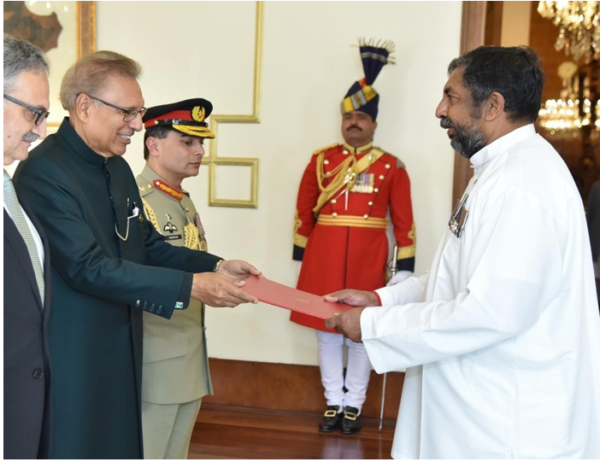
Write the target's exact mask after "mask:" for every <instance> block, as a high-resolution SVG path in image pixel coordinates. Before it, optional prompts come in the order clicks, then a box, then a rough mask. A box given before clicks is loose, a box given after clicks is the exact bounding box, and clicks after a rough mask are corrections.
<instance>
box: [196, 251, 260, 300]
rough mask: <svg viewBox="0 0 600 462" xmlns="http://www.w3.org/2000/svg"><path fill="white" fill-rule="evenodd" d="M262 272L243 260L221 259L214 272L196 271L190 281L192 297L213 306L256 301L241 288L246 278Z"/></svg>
mask: <svg viewBox="0 0 600 462" xmlns="http://www.w3.org/2000/svg"><path fill="white" fill-rule="evenodd" d="M251 274H254V275H256V276H259V275H260V274H262V273H261V272H260V271H259V270H257V269H256V268H255V267H254V266H252V265H251V264H250V263H247V262H245V261H243V260H223V261H221V263H220V265H219V267H218V270H217V271H216V272H214V273H212V272H210V273H196V274H194V279H193V281H192V297H194V298H196V299H198V300H200V301H201V302H204V303H206V304H207V305H210V306H214V307H229V308H233V307H234V306H237V305H239V304H240V303H258V299H257V298H256V297H255V296H253V295H250V294H249V293H248V292H245V291H244V290H242V289H241V287H243V286H244V285H245V284H246V279H247V278H248V277H249V276H250V275H251Z"/></svg>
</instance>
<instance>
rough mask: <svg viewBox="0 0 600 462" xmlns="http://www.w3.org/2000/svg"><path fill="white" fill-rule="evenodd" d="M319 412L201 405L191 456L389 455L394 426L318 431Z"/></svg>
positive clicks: (375, 423) (368, 424)
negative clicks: (346, 431)
mask: <svg viewBox="0 0 600 462" xmlns="http://www.w3.org/2000/svg"><path fill="white" fill-rule="evenodd" d="M320 421H321V416H318V415H306V414H283V413H281V412H273V411H255V410H248V409H243V408H238V409H233V410H232V409H226V410H223V409H219V408H203V409H201V410H200V414H199V415H198V421H197V422H196V426H195V428H194V433H193V435H192V442H191V444H190V452H189V458H190V459H390V458H391V457H390V452H391V448H392V438H393V434H394V427H393V425H392V424H391V423H389V422H386V424H385V425H384V426H383V429H382V431H381V432H378V431H377V430H378V426H379V422H378V421H376V420H366V421H363V429H362V431H361V432H360V433H358V434H356V435H351V436H346V435H342V434H341V433H339V432H336V433H329V434H325V433H320V432H319V431H318V428H317V427H318V425H319V422H320Z"/></svg>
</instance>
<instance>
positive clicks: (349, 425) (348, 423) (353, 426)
mask: <svg viewBox="0 0 600 462" xmlns="http://www.w3.org/2000/svg"><path fill="white" fill-rule="evenodd" d="M361 430H362V422H361V417H360V412H359V410H358V409H356V408H355V407H350V406H347V407H346V411H345V412H344V418H343V419H342V430H341V431H342V434H344V435H354V434H355V433H358V432H359V431H361Z"/></svg>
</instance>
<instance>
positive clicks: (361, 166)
mask: <svg viewBox="0 0 600 462" xmlns="http://www.w3.org/2000/svg"><path fill="white" fill-rule="evenodd" d="M353 153H354V154H353ZM352 155H354V156H355V159H356V163H354V164H353V165H354V166H353V167H352V164H350V167H348V166H345V167H346V168H343V167H342V168H340V165H341V164H342V163H343V162H344V161H346V162H350V161H348V158H349V157H351V156H352ZM369 156H371V157H369ZM364 157H367V158H366V159H364V160H362V161H361V159H363V158H364ZM348 168H353V169H354V170H353V171H354V172H355V176H356V181H355V182H354V185H353V187H352V189H351V190H350V191H348V192H346V191H347V187H346V183H347V182H346V183H340V186H339V187H337V189H336V188H333V189H332V190H331V191H329V192H326V193H323V197H321V202H319V196H321V195H322V192H321V188H320V187H319V178H318V176H317V172H318V171H319V169H320V174H319V176H320V177H321V185H322V187H323V188H327V186H328V185H330V184H331V183H332V182H336V179H337V180H343V179H348V178H352V170H351V171H350V172H348ZM336 169H337V171H336ZM341 170H344V172H342V171H341ZM338 175H341V177H339V176H338ZM318 203H319V206H321V205H322V207H321V208H320V210H318V211H317V212H314V211H313V209H314V208H315V207H316V206H317V204H318ZM388 211H389V218H391V224H392V225H393V228H394V236H395V238H396V243H397V245H398V254H397V264H396V268H397V270H408V271H414V262H415V227H414V222H413V213H412V204H411V198H410V180H409V178H408V174H407V173H406V170H405V168H404V165H403V164H402V162H400V161H399V160H398V159H397V158H396V157H394V156H393V155H391V154H388V153H384V152H382V151H381V150H379V149H377V148H373V147H372V145H371V144H369V145H367V146H363V147H360V148H353V147H351V146H349V145H347V144H344V145H333V146H327V147H325V148H322V149H319V150H317V151H315V153H314V155H313V156H312V158H311V160H310V163H309V164H308V166H307V167H306V170H305V172H304V175H303V177H302V181H301V183H300V189H299V191H298V201H297V211H296V223H295V227H294V228H295V229H294V260H300V261H302V269H301V271H300V277H299V279H298V285H297V288H298V289H300V290H304V291H306V292H310V293H312V294H315V295H325V294H328V293H331V292H335V291H337V290H341V289H345V288H352V289H359V290H375V289H378V288H380V287H383V286H385V276H386V264H387V256H388V240H387V236H386V229H387V228H388V226H389V220H388V218H387V217H388ZM290 319H291V320H292V321H294V322H296V323H298V324H302V325H304V326H307V327H312V328H315V329H320V330H323V331H329V332H334V331H333V330H329V329H326V328H325V326H324V322H323V321H322V320H318V319H316V318H313V317H310V316H307V315H303V314H300V313H297V312H292V314H291V317H290Z"/></svg>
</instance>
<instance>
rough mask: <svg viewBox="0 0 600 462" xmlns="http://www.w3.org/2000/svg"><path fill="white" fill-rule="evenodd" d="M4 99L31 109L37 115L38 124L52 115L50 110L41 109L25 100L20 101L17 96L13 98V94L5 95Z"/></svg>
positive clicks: (34, 115) (36, 121)
mask: <svg viewBox="0 0 600 462" xmlns="http://www.w3.org/2000/svg"><path fill="white" fill-rule="evenodd" d="M4 99H7V100H9V101H10V102H12V103H15V104H18V105H19V106H22V107H24V108H25V109H27V110H29V111H31V112H32V113H33V117H35V122H34V123H35V124H36V125H40V124H41V123H42V122H43V121H44V120H46V119H47V118H48V116H49V115H50V113H49V112H48V111H46V110H45V109H39V108H37V107H33V106H30V105H29V104H27V103H24V102H23V101H19V100H18V99H16V98H13V97H12V96H9V95H7V94H5V95H4ZM33 120H34V119H33V118H32V119H31V120H29V121H30V122H31V121H33Z"/></svg>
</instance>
